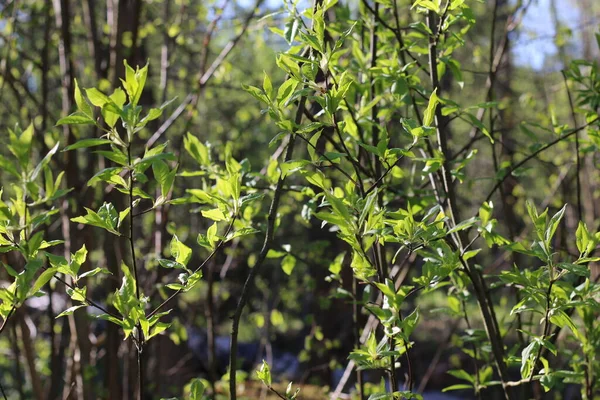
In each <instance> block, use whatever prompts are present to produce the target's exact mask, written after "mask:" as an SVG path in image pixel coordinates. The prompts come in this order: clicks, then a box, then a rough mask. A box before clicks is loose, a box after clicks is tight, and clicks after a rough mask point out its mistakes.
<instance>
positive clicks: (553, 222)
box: [544, 204, 567, 244]
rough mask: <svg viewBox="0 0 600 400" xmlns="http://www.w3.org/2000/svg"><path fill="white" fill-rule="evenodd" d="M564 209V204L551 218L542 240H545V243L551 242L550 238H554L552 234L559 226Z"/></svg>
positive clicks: (565, 206)
mask: <svg viewBox="0 0 600 400" xmlns="http://www.w3.org/2000/svg"><path fill="white" fill-rule="evenodd" d="M566 208H567V205H566V204H565V205H564V206H563V207H562V208H561V209H560V210H558V212H557V213H556V214H554V215H553V216H552V218H550V222H548V227H547V228H546V232H545V235H544V239H545V240H546V243H548V244H549V243H550V241H551V240H552V237H554V233H555V232H556V229H557V228H558V225H559V224H560V220H561V219H562V217H563V216H564V215H565V209H566Z"/></svg>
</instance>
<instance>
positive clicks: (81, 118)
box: [56, 112, 96, 126]
mask: <svg viewBox="0 0 600 400" xmlns="http://www.w3.org/2000/svg"><path fill="white" fill-rule="evenodd" d="M94 124H96V121H94V120H93V119H92V118H90V117H88V116H87V115H85V114H82V113H80V112H76V113H73V114H71V115H69V116H68V117H64V118H61V119H59V120H58V122H57V123H56V126H60V125H94Z"/></svg>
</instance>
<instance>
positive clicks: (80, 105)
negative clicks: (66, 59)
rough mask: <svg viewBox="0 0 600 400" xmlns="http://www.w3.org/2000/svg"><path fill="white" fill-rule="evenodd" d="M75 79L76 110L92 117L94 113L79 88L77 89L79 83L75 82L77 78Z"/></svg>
mask: <svg viewBox="0 0 600 400" xmlns="http://www.w3.org/2000/svg"><path fill="white" fill-rule="evenodd" d="M74 81H75V95H74V97H75V104H77V110H78V111H80V112H81V113H83V114H85V115H87V116H89V117H93V115H94V113H93V112H92V107H90V105H89V104H88V102H87V100H86V99H85V98H84V97H83V94H82V93H81V89H79V84H78V83H77V79H75V80H74Z"/></svg>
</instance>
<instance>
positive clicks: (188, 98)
mask: <svg viewBox="0 0 600 400" xmlns="http://www.w3.org/2000/svg"><path fill="white" fill-rule="evenodd" d="M263 1H264V0H257V2H256V4H255V5H254V8H253V9H252V12H251V13H250V14H249V15H248V16H247V17H246V19H245V20H244V25H243V26H242V30H241V32H240V33H239V34H238V35H236V36H235V37H234V38H233V39H231V41H229V43H227V44H226V45H225V47H223V49H222V50H221V53H219V55H218V56H217V58H215V60H214V61H213V62H212V64H211V65H210V67H209V68H208V69H207V70H206V72H204V74H203V75H202V76H201V77H200V79H199V80H198V88H197V89H196V93H190V94H188V95H187V96H186V98H185V99H184V100H183V102H182V103H181V104H180V105H179V107H177V109H176V110H175V111H173V113H172V114H171V116H170V117H169V118H168V119H167V120H166V121H165V122H163V124H162V125H161V126H160V127H159V128H158V129H157V130H156V132H154V134H153V135H152V136H151V137H150V139H148V142H147V144H146V146H147V147H148V148H151V147H152V145H153V144H154V143H156V141H157V140H158V139H159V138H160V137H161V136H162V135H163V134H164V133H165V132H166V131H167V129H169V128H170V127H171V125H173V123H174V122H175V121H176V120H177V118H179V116H180V115H181V114H182V113H183V111H184V110H185V109H186V107H187V106H188V105H189V104H192V103H193V102H194V101H196V100H195V99H196V98H198V96H199V95H200V92H201V91H202V89H203V88H204V86H205V85H206V83H207V82H208V81H209V80H210V79H211V78H212V76H213V75H214V73H215V71H216V70H217V69H218V68H219V67H220V66H221V64H222V63H223V61H225V59H226V58H227V56H228V55H229V53H231V51H232V50H233V49H234V48H235V46H236V45H237V44H238V42H239V41H240V39H241V38H242V37H243V36H244V35H245V33H246V31H247V30H248V27H249V26H250V22H251V21H252V18H254V15H255V14H256V11H257V10H258V7H259V6H260V5H261V4H262V2H263Z"/></svg>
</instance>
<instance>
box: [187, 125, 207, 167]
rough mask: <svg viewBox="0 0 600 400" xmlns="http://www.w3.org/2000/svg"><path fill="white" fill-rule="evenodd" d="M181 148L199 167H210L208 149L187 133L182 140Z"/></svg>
mask: <svg viewBox="0 0 600 400" xmlns="http://www.w3.org/2000/svg"><path fill="white" fill-rule="evenodd" d="M183 147H184V148H185V149H186V150H187V152H188V153H189V154H190V155H191V156H192V157H193V158H194V160H196V162H197V163H198V164H200V165H201V166H208V165H210V157H209V153H208V148H207V147H206V146H205V145H204V144H203V143H202V142H200V140H198V138H197V137H196V136H194V135H192V134H191V133H189V132H188V133H187V134H186V135H185V137H184V138H183Z"/></svg>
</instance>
